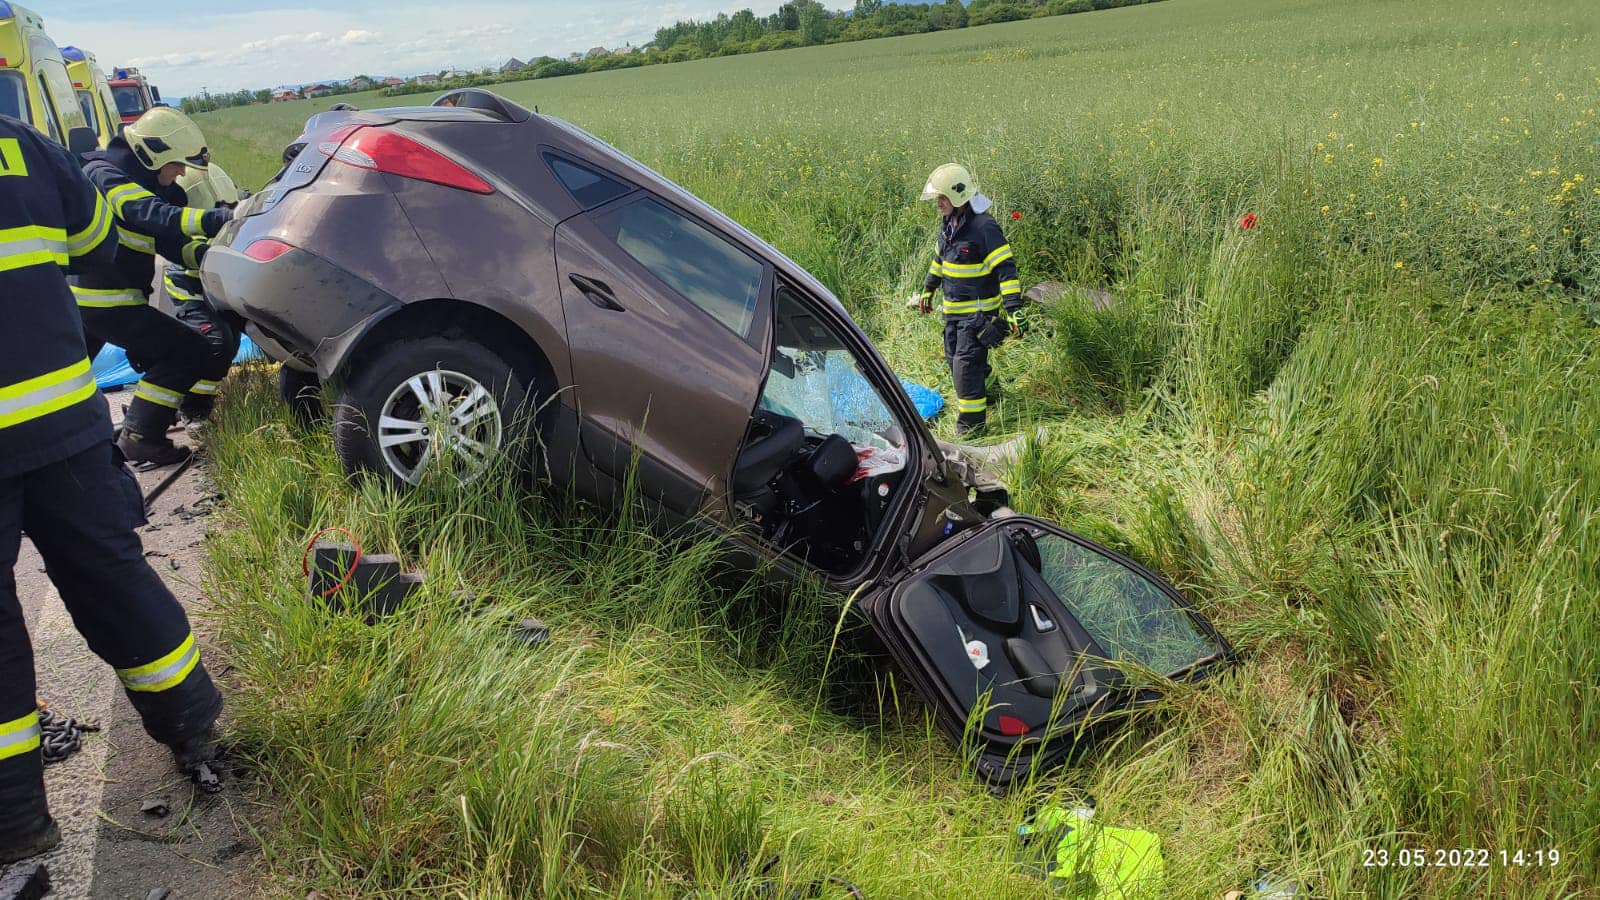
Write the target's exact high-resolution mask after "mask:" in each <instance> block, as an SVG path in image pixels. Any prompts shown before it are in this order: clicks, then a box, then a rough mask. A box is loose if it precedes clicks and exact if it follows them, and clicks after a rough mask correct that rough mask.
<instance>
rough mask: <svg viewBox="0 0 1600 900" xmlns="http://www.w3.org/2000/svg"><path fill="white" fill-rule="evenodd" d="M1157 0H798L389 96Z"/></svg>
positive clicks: (242, 97) (199, 105)
mask: <svg viewBox="0 0 1600 900" xmlns="http://www.w3.org/2000/svg"><path fill="white" fill-rule="evenodd" d="M1156 2H1159V0H972V2H971V3H968V4H962V3H961V0H944V2H943V3H934V4H930V5H925V6H924V5H914V4H904V3H885V2H883V0H856V4H855V7H854V8H852V9H849V10H830V9H828V8H827V7H825V6H823V5H822V4H821V3H820V2H818V0H790V2H788V3H785V4H784V5H783V6H781V7H779V8H778V11H777V12H775V13H773V14H772V15H770V16H757V15H756V14H755V13H753V12H751V11H750V10H748V9H741V10H739V11H738V12H736V13H732V14H731V15H730V14H728V13H721V14H719V15H718V16H717V17H716V18H715V19H712V20H710V21H706V22H696V21H687V22H678V23H676V24H674V25H670V26H668V27H666V28H661V29H658V30H657V31H656V36H655V41H654V42H653V43H652V44H651V45H650V46H649V47H648V48H646V49H643V50H635V51H632V52H629V53H620V54H613V53H605V54H597V55H595V56H592V57H586V58H583V59H556V58H555V57H552V56H541V57H538V58H536V59H533V60H530V61H529V62H528V63H527V64H526V65H525V66H524V67H523V68H521V69H519V70H517V71H514V72H501V73H473V74H470V75H467V76H465V77H459V78H445V77H443V76H444V74H445V73H443V72H441V73H440V75H441V77H440V79H439V80H438V81H434V82H429V83H426V84H424V83H419V82H417V81H416V80H414V79H413V80H411V81H407V82H406V83H405V84H401V85H395V86H393V87H388V88H384V89H383V90H382V92H381V93H382V94H384V95H385V96H390V97H393V96H399V95H402V94H433V93H439V92H441V91H444V90H452V89H455V88H462V87H481V86H486V85H492V84H499V83H502V82H507V81H526V80H528V79H530V78H559V77H561V76H563V75H581V74H583V73H585V72H603V71H605V70H607V69H631V68H635V67H637V66H651V65H657V64H659V63H672V62H686V61H688V60H692V59H706V58H708V57H714V56H733V55H736V54H740V53H760V52H763V51H766V50H785V49H788V48H790V47H809V46H813V45H816V44H841V43H845V42H847V41H865V40H871V39H872V38H881V37H894V36H897V35H903V34H922V33H924V32H929V31H948V30H950V29H953V28H969V27H973V26H977V25H991V24H994V23H996V22H1014V21H1017V20H1019V19H1038V18H1043V17H1045V16H1064V15H1069V14H1072V13H1081V12H1090V11H1093V10H1097V9H1111V8H1113V7H1118V6H1137V5H1140V4H1143V3H1156ZM328 87H329V88H330V89H331V93H335V94H343V93H349V92H350V88H348V87H347V86H342V85H329V86H328ZM271 99H272V92H271V91H267V90H257V91H235V92H234V93H231V94H208V95H204V96H201V97H189V98H186V99H185V100H184V101H183V109H184V111H186V112H204V111H207V110H212V109H221V108H223V107H227V106H244V105H248V104H252V103H266V102H267V101H269V100H271Z"/></svg>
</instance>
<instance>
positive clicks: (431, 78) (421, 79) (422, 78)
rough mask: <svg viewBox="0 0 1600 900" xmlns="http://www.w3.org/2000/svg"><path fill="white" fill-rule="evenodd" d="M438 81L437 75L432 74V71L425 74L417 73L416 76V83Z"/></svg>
mask: <svg viewBox="0 0 1600 900" xmlns="http://www.w3.org/2000/svg"><path fill="white" fill-rule="evenodd" d="M438 83H439V76H437V75H435V74H433V73H432V72H429V73H428V74H426V75H418V76H417V84H438Z"/></svg>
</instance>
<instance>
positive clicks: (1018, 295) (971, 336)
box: [907, 163, 1022, 434]
mask: <svg viewBox="0 0 1600 900" xmlns="http://www.w3.org/2000/svg"><path fill="white" fill-rule="evenodd" d="M922 199H924V200H933V201H934V202H935V203H936V204H937V205H938V208H939V214H940V216H941V217H942V219H941V222H940V225H939V243H938V248H937V249H936V250H935V251H934V254H933V262H932V264H930V265H929V266H928V277H927V279H926V280H924V281H923V284H922V293H920V294H918V295H917V296H915V297H913V298H911V301H910V302H909V303H907V306H912V307H915V308H916V309H918V310H920V311H921V312H924V313H926V312H931V311H932V309H933V298H934V293H935V292H936V291H938V290H939V288H940V286H941V285H942V286H943V287H944V303H943V305H942V307H941V311H942V312H943V313H944V358H945V362H946V363H948V364H949V366H950V377H951V379H952V380H953V381H954V382H955V388H956V409H957V415H956V434H968V433H971V432H972V431H974V430H976V429H979V428H982V427H983V424H984V422H985V421H986V419H987V417H988V409H989V397H988V389H987V383H988V381H989V351H990V350H993V349H994V348H996V347H998V346H1000V344H1001V343H1002V342H1003V341H1004V340H1005V339H1006V336H1007V334H1008V333H1009V334H1020V333H1021V330H1020V328H1019V326H1018V325H1017V324H1016V321H1015V320H1014V319H1013V318H1012V316H1013V314H1015V313H1016V312H1017V311H1018V310H1019V309H1021V308H1022V285H1021V283H1020V282H1019V281H1018V280H1017V265H1016V263H1015V262H1013V261H1012V259H1011V245H1010V244H1008V243H1006V236H1005V235H1004V234H1003V233H1001V231H1000V226H999V224H997V223H996V222H995V220H994V218H993V217H991V216H990V215H989V207H990V205H991V204H990V200H989V198H988V197H985V196H984V195H982V194H980V193H978V188H977V185H976V184H974V183H973V180H972V173H971V172H969V171H967V169H966V168H965V167H963V166H960V165H958V164H956V163H946V164H945V165H942V166H940V167H939V168H937V169H934V170H933V174H931V175H929V176H928V183H927V184H926V185H925V186H924V187H923V188H922Z"/></svg>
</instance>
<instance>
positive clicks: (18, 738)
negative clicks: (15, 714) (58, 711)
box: [0, 709, 43, 759]
mask: <svg viewBox="0 0 1600 900" xmlns="http://www.w3.org/2000/svg"><path fill="white" fill-rule="evenodd" d="M42 734H43V731H42V730H41V729H40V728H39V711H38V710H37V709H35V710H32V711H30V712H29V713H28V714H27V715H25V716H23V717H22V718H20V719H12V720H11V721H9V722H0V759H10V758H11V757H13V756H21V755H22V754H24V753H28V752H31V751H33V750H37V749H39V738H40V736H41V735H42Z"/></svg>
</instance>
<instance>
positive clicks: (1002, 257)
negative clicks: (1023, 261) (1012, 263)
mask: <svg viewBox="0 0 1600 900" xmlns="http://www.w3.org/2000/svg"><path fill="white" fill-rule="evenodd" d="M1010 258H1011V245H1010V244H1001V245H1000V246H998V247H996V248H995V249H994V252H993V253H990V254H989V255H988V256H986V257H984V258H983V264H984V265H986V266H988V267H989V268H990V269H993V268H994V267H995V266H998V265H1000V264H1001V263H1003V262H1005V261H1006V260H1008V259H1010Z"/></svg>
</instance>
